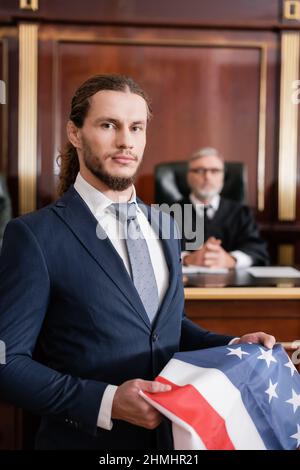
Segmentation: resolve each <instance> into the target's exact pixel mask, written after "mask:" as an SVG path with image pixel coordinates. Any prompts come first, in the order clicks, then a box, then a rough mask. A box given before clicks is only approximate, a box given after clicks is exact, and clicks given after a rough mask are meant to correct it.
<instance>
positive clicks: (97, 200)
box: [74, 173, 140, 215]
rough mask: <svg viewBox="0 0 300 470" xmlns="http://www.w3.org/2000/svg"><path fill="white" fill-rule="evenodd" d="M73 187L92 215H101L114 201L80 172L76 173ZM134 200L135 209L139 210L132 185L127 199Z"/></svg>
mask: <svg viewBox="0 0 300 470" xmlns="http://www.w3.org/2000/svg"><path fill="white" fill-rule="evenodd" d="M74 188H75V189H76V191H77V192H78V194H79V196H81V198H82V199H83V200H84V202H85V203H86V204H87V205H88V207H89V209H90V211H91V212H92V214H93V215H95V214H96V213H97V215H101V214H102V213H104V212H105V209H106V208H107V207H108V206H110V205H111V204H112V203H114V202H115V201H112V200H111V199H110V198H109V197H107V196H105V195H104V194H103V193H102V192H101V191H99V189H96V188H94V186H92V185H91V184H90V183H88V182H87V181H86V180H85V179H84V178H83V177H82V176H81V174H80V173H78V174H77V177H76V180H75V183H74ZM128 202H129V203H130V202H134V203H135V204H136V205H137V211H139V210H140V209H139V207H138V204H137V202H136V191H135V187H134V186H133V185H132V194H131V198H130V200H129V201H128Z"/></svg>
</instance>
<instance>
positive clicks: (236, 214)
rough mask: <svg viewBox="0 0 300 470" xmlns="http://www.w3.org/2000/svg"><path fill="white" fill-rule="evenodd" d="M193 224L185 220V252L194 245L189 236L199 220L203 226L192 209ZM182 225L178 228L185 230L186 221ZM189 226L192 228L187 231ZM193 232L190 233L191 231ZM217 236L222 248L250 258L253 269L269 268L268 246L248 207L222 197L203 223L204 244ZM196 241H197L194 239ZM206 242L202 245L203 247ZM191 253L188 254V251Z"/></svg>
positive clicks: (183, 244) (183, 235)
mask: <svg viewBox="0 0 300 470" xmlns="http://www.w3.org/2000/svg"><path fill="white" fill-rule="evenodd" d="M179 204H180V205H181V207H182V215H183V206H184V204H191V201H190V199H188V198H186V199H182V200H181V201H179ZM191 214H192V221H191V220H190V218H185V227H184V229H182V250H183V251H185V250H187V246H186V245H187V243H191V242H192V241H193V238H190V236H189V233H192V232H193V231H195V227H196V218H197V220H198V223H203V220H202V221H201V220H200V217H199V216H198V215H197V213H196V211H195V208H194V206H193V207H192V212H191ZM177 222H179V226H180V227H183V225H182V224H183V218H182V219H181V221H178V220H177ZM187 225H189V227H187ZM190 228H191V230H190ZM212 236H214V237H215V238H219V239H221V240H222V247H223V248H224V250H225V251H227V252H231V251H234V250H240V251H243V252H244V253H246V254H247V255H249V256H251V258H252V260H253V265H255V266H265V265H268V264H269V255H268V251H267V247H266V243H265V242H264V241H263V240H262V238H261V237H260V234H259V230H258V227H257V224H256V222H255V220H254V217H253V215H252V213H251V210H250V208H249V207H247V206H244V205H242V204H240V203H239V202H236V201H231V200H230V199H225V198H223V197H221V199H220V205H219V208H218V210H217V211H216V213H215V215H214V217H213V218H212V219H209V218H208V217H205V223H204V241H206V240H207V239H208V238H209V237H212ZM194 240H195V237H194ZM202 242H203V240H201V241H200V246H201V244H202ZM187 251H189V250H187Z"/></svg>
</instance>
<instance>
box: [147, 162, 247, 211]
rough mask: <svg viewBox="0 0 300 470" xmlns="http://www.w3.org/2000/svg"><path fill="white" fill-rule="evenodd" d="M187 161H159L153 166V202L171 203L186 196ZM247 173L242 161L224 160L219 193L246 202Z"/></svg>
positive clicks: (188, 190) (187, 192) (187, 188)
mask: <svg viewBox="0 0 300 470" xmlns="http://www.w3.org/2000/svg"><path fill="white" fill-rule="evenodd" d="M187 168H188V163H187V161H177V162H168V163H160V164H158V165H156V167H155V202H156V204H163V203H167V204H173V203H174V202H176V201H179V200H180V199H182V198H183V197H186V196H188V194H189V193H190V189H189V187H188V184H187V179H186V175H187ZM246 188H247V174H246V167H245V165H244V163H241V162H225V174H224V187H223V190H222V193H221V195H222V196H223V197H226V198H228V199H233V200H235V201H239V202H246Z"/></svg>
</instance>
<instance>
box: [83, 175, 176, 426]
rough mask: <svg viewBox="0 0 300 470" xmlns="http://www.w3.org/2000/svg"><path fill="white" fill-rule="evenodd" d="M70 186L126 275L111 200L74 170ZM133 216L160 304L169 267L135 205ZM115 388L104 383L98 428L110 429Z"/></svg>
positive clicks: (126, 262)
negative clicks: (107, 241) (74, 179)
mask: <svg viewBox="0 0 300 470" xmlns="http://www.w3.org/2000/svg"><path fill="white" fill-rule="evenodd" d="M74 188H75V189H76V191H77V192H78V193H79V195H80V196H81V198H82V199H83V200H84V202H85V203H86V204H87V206H88V207H89V209H90V211H91V212H92V214H93V215H94V216H95V218H96V219H97V221H98V223H99V225H101V227H102V228H103V230H104V231H105V232H106V234H107V236H108V237H109V239H110V241H111V243H112V244H113V246H114V248H115V249H116V251H117V253H118V254H119V256H120V257H121V258H122V260H123V262H124V265H125V267H126V269H127V271H128V273H129V274H130V263H129V259H128V254H127V249H126V243H125V237H124V236H123V235H124V227H123V224H122V223H120V222H119V220H117V218H116V217H115V215H114V214H113V213H112V211H110V210H109V209H108V207H109V206H110V205H111V204H112V203H114V202H115V201H112V200H111V199H109V198H108V197H107V196H105V195H104V194H103V193H101V191H99V190H97V189H96V188H94V187H93V186H91V185H90V184H89V183H88V182H87V181H86V180H85V179H84V178H83V177H82V176H81V174H80V173H78V175H77V177H76V181H75V183H74ZM128 202H134V203H135V204H136V192H135V188H134V186H132V195H131V198H130V201H128ZM137 219H138V223H139V225H140V228H141V231H142V233H143V236H144V238H145V240H146V242H147V245H148V249H149V254H150V259H151V262H152V266H153V270H154V275H155V279H156V284H157V289H158V298H159V304H161V302H162V300H163V298H164V296H165V293H166V290H167V288H168V285H169V270H168V266H167V263H166V260H165V255H164V252H163V248H162V244H161V241H160V240H159V238H158V237H157V235H156V233H155V231H154V230H153V228H152V227H151V225H150V224H149V221H148V219H147V217H146V216H145V215H144V213H143V211H142V210H141V209H140V208H139V207H138V205H137ZM116 390H117V387H116V386H115V385H108V386H107V387H106V389H105V391H104V394H103V397H102V401H101V406H100V410H99V415H98V421H97V425H98V426H99V427H101V428H104V429H107V430H110V429H111V428H112V420H111V410H112V403H113V399H114V395H115V392H116Z"/></svg>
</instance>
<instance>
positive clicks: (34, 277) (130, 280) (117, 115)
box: [0, 75, 275, 449]
mask: <svg viewBox="0 0 300 470" xmlns="http://www.w3.org/2000/svg"><path fill="white" fill-rule="evenodd" d="M150 115H151V111H150V106H149V102H148V100H147V97H146V96H145V94H144V92H143V91H142V90H141V88H140V87H139V86H138V85H137V84H136V83H135V82H134V81H133V80H132V79H130V78H128V77H123V76H119V75H98V76H95V77H92V78H90V79H89V80H87V81H86V82H85V83H84V84H83V85H81V87H79V89H78V90H77V91H76V93H75V95H74V97H73V100H72V107H71V113H70V120H69V122H68V125H67V132H68V138H69V144H68V146H67V148H66V150H65V152H63V153H62V154H61V155H60V160H61V174H60V192H61V194H62V197H61V198H60V199H59V200H58V201H56V202H55V203H53V204H52V205H50V206H48V207H46V208H43V209H41V210H39V211H37V212H35V213H33V214H29V215H26V216H23V217H20V218H18V219H15V220H13V221H11V222H10V223H9V225H8V227H7V229H6V233H5V236H4V243H3V250H2V255H1V262H0V266H1V268H0V298H1V306H0V339H1V340H2V341H4V342H5V344H6V348H7V349H6V351H7V354H6V364H4V365H1V366H0V383H1V396H2V397H4V398H5V399H6V400H9V401H11V402H13V403H15V404H16V405H18V406H20V407H24V408H28V409H30V410H31V411H33V412H35V413H38V414H40V415H42V419H41V425H40V429H39V431H38V434H37V439H36V447H37V448H38V449H157V448H164V449H168V448H171V447H172V442H171V434H170V428H169V425H168V423H167V422H166V421H164V420H163V418H162V416H161V415H160V414H159V412H158V411H156V410H155V409H153V408H152V407H151V406H150V405H148V404H147V403H146V402H145V401H144V400H143V399H142V398H141V396H140V395H139V392H140V390H146V391H149V392H152V393H157V392H163V393H167V392H168V390H169V386H167V385H164V384H161V383H156V382H154V381H153V379H154V378H155V376H156V375H157V374H158V373H159V372H160V370H161V369H162V368H163V367H164V366H165V364H166V363H167V362H168V361H169V359H170V358H171V357H172V355H173V354H174V353H175V352H176V351H178V350H179V349H181V350H192V349H194V350H195V349H199V348H205V347H210V346H217V345H224V344H228V343H229V342H230V341H233V342H236V343H237V342H245V341H252V342H261V343H263V344H265V345H266V346H267V347H272V346H273V344H274V341H275V340H274V338H273V337H272V336H270V335H267V334H265V333H261V332H259V333H252V334H248V335H244V336H243V337H241V338H234V339H233V338H232V337H231V336H224V335H218V334H215V333H210V332H208V331H206V330H203V329H201V328H199V327H198V326H196V325H194V324H193V323H192V322H191V321H189V320H188V319H187V318H185V316H184V313H183V310H184V296H183V287H182V277H181V263H180V243H179V241H178V240H177V239H176V237H175V236H174V235H171V236H170V237H169V238H164V237H162V235H161V233H162V232H161V230H160V229H161V227H159V226H157V224H156V223H155V224H154V223H153V224H150V221H151V220H152V219H150V216H152V212H151V214H150V208H148V207H146V206H144V205H143V204H142V203H141V201H139V200H138V199H137V198H136V194H135V189H134V185H133V181H134V178H135V174H136V172H137V169H138V167H139V165H140V163H141V161H142V156H143V152H144V147H145V142H146V127H147V121H148V120H149V118H150ZM161 217H162V219H163V220H164V223H167V224H170V225H171V228H174V226H173V222H172V218H170V217H168V216H167V215H163V214H161ZM156 221H157V218H156ZM170 233H171V234H174V230H171V231H170ZM124 235H125V236H124ZM36 346H38V350H39V358H38V360H37V358H36V357H34V356H33V353H34V351H35V350H36Z"/></svg>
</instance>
